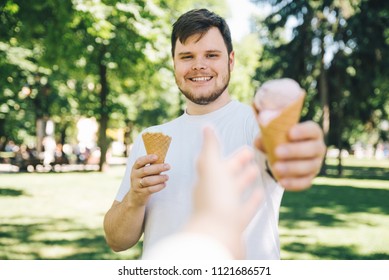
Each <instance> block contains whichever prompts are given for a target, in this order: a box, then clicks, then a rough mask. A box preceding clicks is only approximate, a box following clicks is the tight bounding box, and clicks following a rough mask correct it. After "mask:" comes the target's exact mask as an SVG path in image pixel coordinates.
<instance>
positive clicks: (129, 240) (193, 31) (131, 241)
mask: <svg viewBox="0 0 389 280" xmlns="http://www.w3.org/2000/svg"><path fill="white" fill-rule="evenodd" d="M171 39H172V56H173V62H174V70H175V79H176V83H177V85H178V87H179V89H180V91H181V92H182V93H183V94H184V96H185V98H186V111H185V113H184V114H183V115H182V116H180V117H179V118H177V119H175V120H173V121H171V122H168V123H166V124H163V125H160V126H156V127H153V128H150V129H148V131H153V130H158V131H161V132H163V133H165V134H167V135H170V136H171V137H172V142H171V144H170V148H169V151H168V154H167V157H166V163H165V164H152V163H153V162H155V161H156V160H157V158H156V156H155V155H146V156H145V154H146V152H145V149H144V146H143V143H142V140H141V137H138V138H137V139H136V141H135V143H134V146H133V149H132V151H131V155H130V156H129V159H128V162H127V168H126V172H125V175H124V178H123V181H122V183H121V186H120V189H119V192H118V194H117V197H116V199H115V201H114V203H113V205H112V207H111V209H110V210H109V211H108V212H107V214H106V216H105V220H104V229H105V233H106V239H107V242H108V244H109V246H110V247H111V248H112V249H113V250H115V251H122V250H126V249H128V248H130V247H132V246H133V245H135V244H136V243H137V241H138V240H139V238H140V237H141V235H142V234H144V242H143V250H144V252H145V253H147V251H148V250H149V249H150V248H152V246H154V245H155V244H156V243H157V242H158V241H159V240H161V239H162V238H164V237H166V236H169V235H171V234H172V233H175V232H177V231H178V230H180V229H181V227H183V226H184V225H185V223H186V222H187V221H188V219H189V217H190V214H191V211H192V192H193V185H194V182H195V180H196V168H195V161H196V157H197V156H198V154H199V151H200V149H201V143H202V139H201V135H202V133H201V130H202V128H203V126H204V125H206V124H211V125H212V126H213V127H214V129H215V131H216V133H217V135H218V137H219V138H220V143H221V146H222V147H221V148H222V154H223V155H229V154H231V153H233V152H234V151H236V150H237V149H239V148H241V147H242V146H245V145H249V146H251V145H252V144H253V142H254V140H255V145H256V147H257V148H261V140H260V138H256V136H257V135H258V133H259V129H258V125H257V122H256V119H255V116H254V114H253V110H252V108H251V107H250V106H247V105H244V104H241V103H239V102H237V101H234V100H231V98H230V96H229V93H228V83H229V80H230V73H231V71H232V70H233V68H234V52H233V47H232V43H231V35H230V31H229V28H228V26H227V24H226V22H225V20H224V19H223V18H221V17H219V16H218V15H216V14H214V13H212V12H210V11H208V10H205V9H200V10H192V11H189V12H187V13H185V14H183V15H182V16H181V17H180V18H179V19H178V20H177V22H176V23H175V24H174V25H173V32H172V38H171ZM289 139H290V143H288V144H285V145H282V146H280V147H278V151H277V152H278V153H277V156H278V159H279V160H278V161H277V162H276V163H275V164H274V165H273V166H271V168H272V172H273V173H274V174H276V175H277V178H280V179H279V183H280V184H279V183H277V182H276V181H275V180H274V179H273V177H272V176H271V175H270V174H269V173H270V172H268V171H267V170H268V168H266V157H265V155H264V154H263V153H259V152H258V157H257V160H258V164H259V165H260V167H261V180H260V181H259V182H258V185H259V186H260V187H261V188H262V190H263V201H262V203H261V206H260V207H259V209H258V211H257V213H256V214H255V216H254V217H253V219H252V220H251V222H250V224H249V225H248V227H247V228H246V230H245V233H244V238H245V246H246V248H245V251H246V258H247V259H279V258H280V248H279V237H278V213H279V206H280V203H281V198H282V194H283V190H284V188H285V189H290V190H299V189H305V188H308V187H309V186H310V185H311V182H312V179H313V178H314V177H315V176H316V174H317V172H318V171H319V169H320V166H321V162H322V159H323V155H324V150H325V149H324V144H323V139H322V132H321V129H320V128H319V126H318V125H317V124H315V123H313V122H306V123H302V124H298V125H296V126H295V127H293V128H292V129H291V131H290V133H289ZM281 185H282V187H281ZM222 195H223V193H220V196H222ZM205 253H206V252H205Z"/></svg>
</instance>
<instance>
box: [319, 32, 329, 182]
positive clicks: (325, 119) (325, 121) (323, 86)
mask: <svg viewBox="0 0 389 280" xmlns="http://www.w3.org/2000/svg"><path fill="white" fill-rule="evenodd" d="M323 40H324V39H323ZM324 52H325V50H324V43H322V59H321V65H320V76H319V86H320V87H319V93H320V102H321V105H322V109H323V115H322V128H323V133H324V143H325V145H326V146H327V145H328V132H329V130H330V107H329V104H328V84H327V83H328V81H327V72H326V69H325V68H324ZM326 169H327V168H326V156H325V157H324V162H323V165H322V169H321V171H320V174H321V175H325V174H326V172H327V170H326Z"/></svg>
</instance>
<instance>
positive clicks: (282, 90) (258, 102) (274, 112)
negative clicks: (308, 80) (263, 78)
mask: <svg viewBox="0 0 389 280" xmlns="http://www.w3.org/2000/svg"><path fill="white" fill-rule="evenodd" d="M302 94H303V90H302V89H301V88H300V86H299V84H298V83H297V82H296V81H294V80H292V79H288V78H284V79H277V80H270V81H267V82H266V83H264V84H263V85H262V86H261V87H260V88H259V89H258V91H257V92H256V94H255V97H254V105H255V107H256V109H257V110H258V111H259V115H258V121H259V122H260V124H262V125H267V124H268V123H269V122H270V121H271V120H272V119H274V118H276V117H277V116H278V115H279V114H280V113H281V111H282V109H284V108H285V107H287V106H288V105H290V104H291V103H293V102H294V101H296V100H297V99H298V98H299V97H300V96H301V95H302Z"/></svg>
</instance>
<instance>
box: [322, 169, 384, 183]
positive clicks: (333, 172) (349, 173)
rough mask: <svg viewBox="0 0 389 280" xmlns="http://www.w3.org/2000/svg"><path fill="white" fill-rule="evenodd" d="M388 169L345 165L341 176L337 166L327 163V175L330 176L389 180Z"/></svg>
mask: <svg viewBox="0 0 389 280" xmlns="http://www.w3.org/2000/svg"><path fill="white" fill-rule="evenodd" d="M388 169H389V166H388ZM388 169H385V168H380V167H362V166H343V168H342V170H343V171H342V175H341V176H339V175H338V167H337V166H335V165H327V166H326V175H325V176H326V177H329V178H346V179H364V180H389V172H388ZM388 184H389V183H388Z"/></svg>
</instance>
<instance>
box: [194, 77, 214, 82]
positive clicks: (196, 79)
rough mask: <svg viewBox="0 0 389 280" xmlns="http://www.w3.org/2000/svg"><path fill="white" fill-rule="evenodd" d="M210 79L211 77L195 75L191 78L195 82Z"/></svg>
mask: <svg viewBox="0 0 389 280" xmlns="http://www.w3.org/2000/svg"><path fill="white" fill-rule="evenodd" d="M210 79H211V77H196V78H192V79H191V80H192V81H195V82H203V81H209V80H210Z"/></svg>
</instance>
